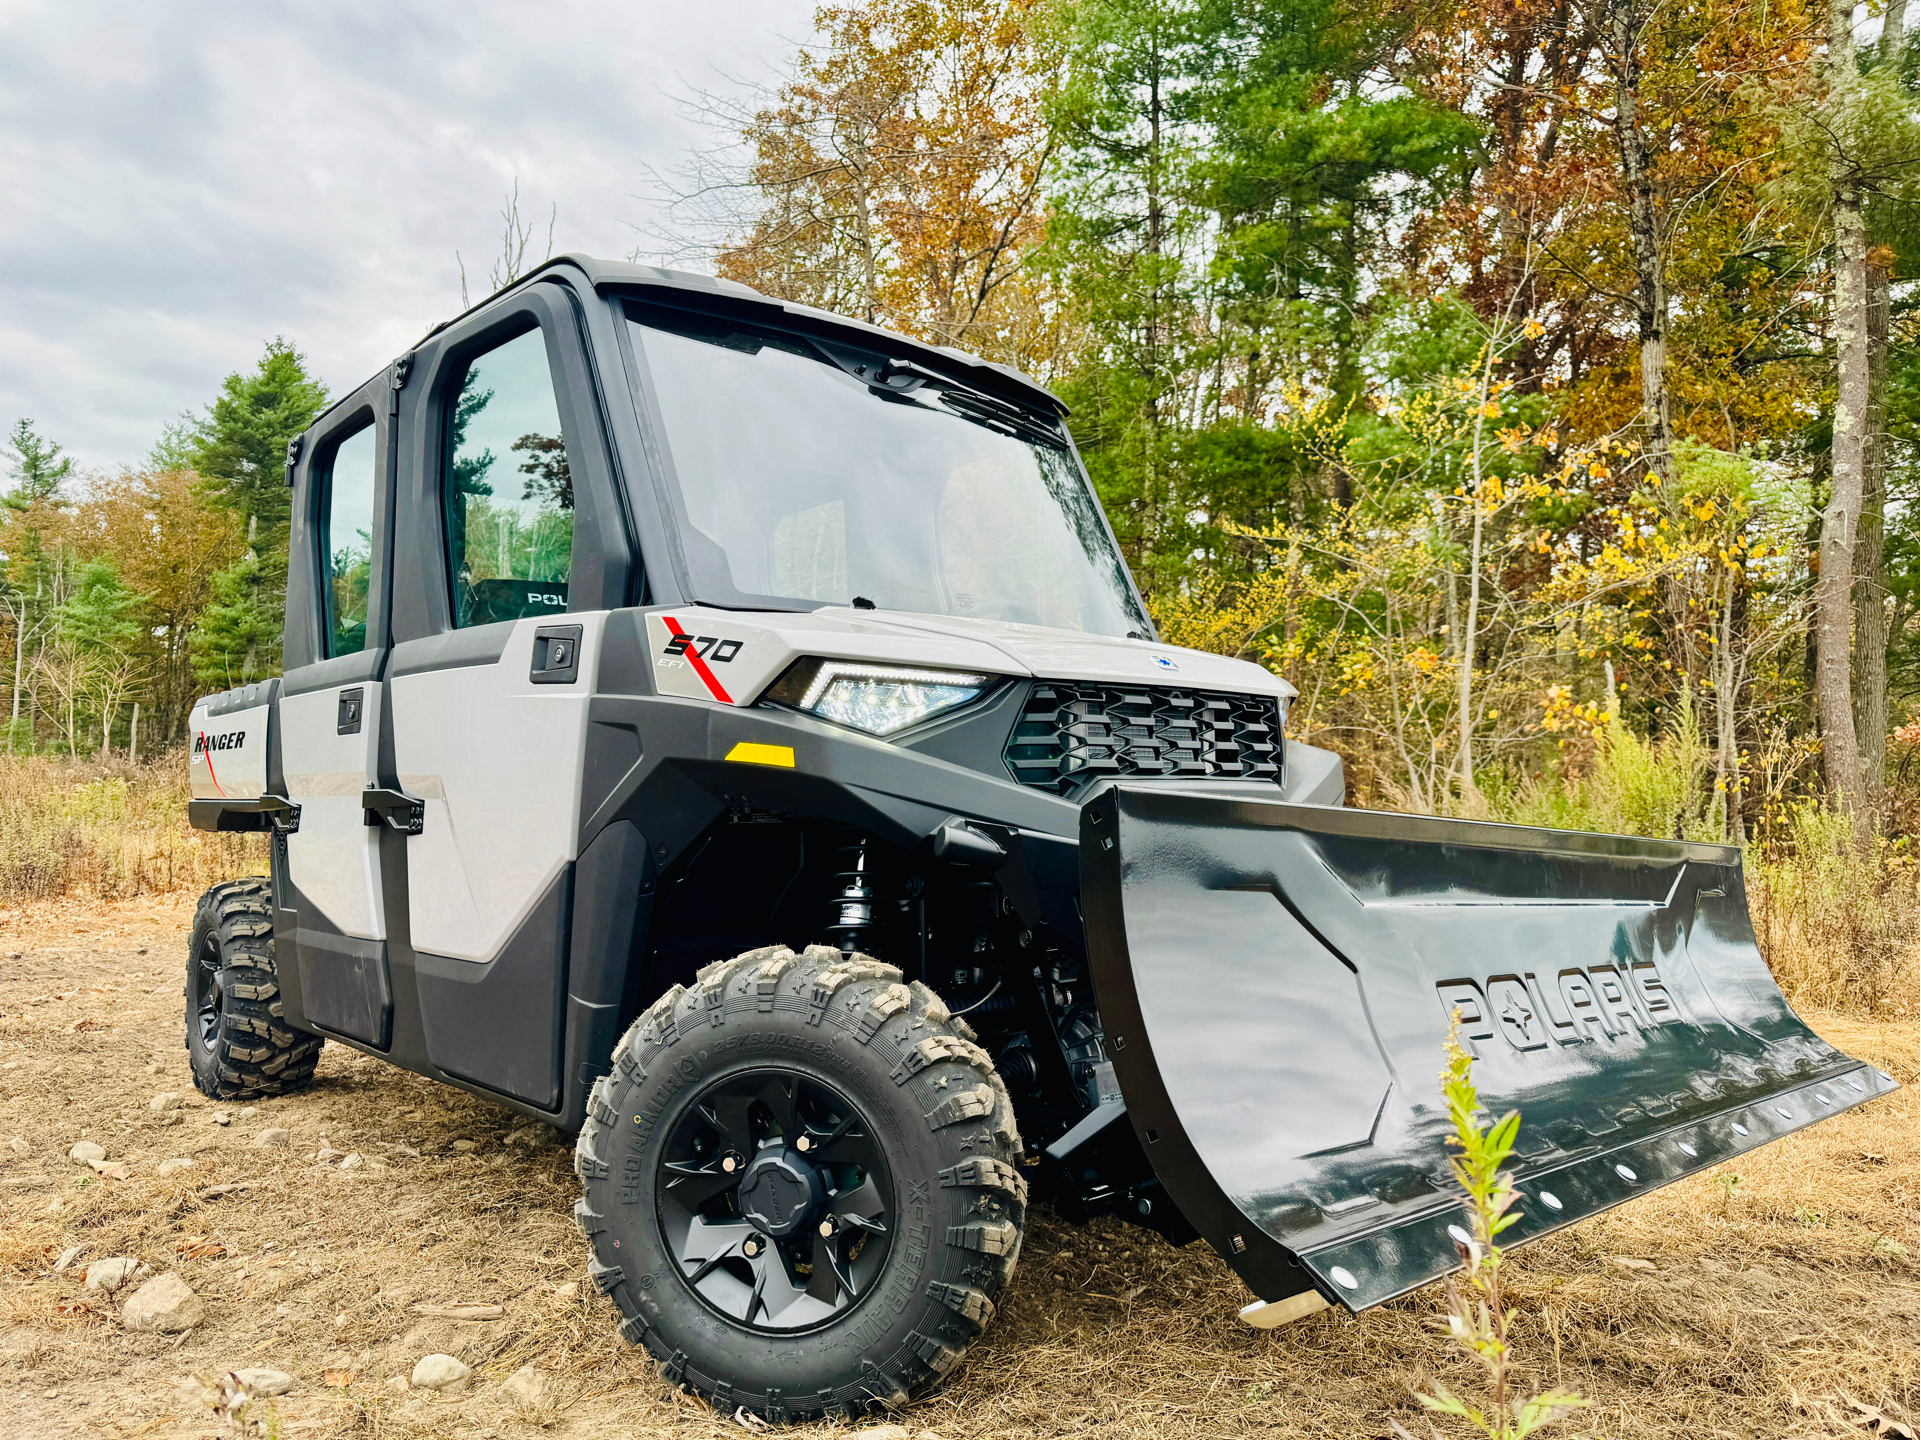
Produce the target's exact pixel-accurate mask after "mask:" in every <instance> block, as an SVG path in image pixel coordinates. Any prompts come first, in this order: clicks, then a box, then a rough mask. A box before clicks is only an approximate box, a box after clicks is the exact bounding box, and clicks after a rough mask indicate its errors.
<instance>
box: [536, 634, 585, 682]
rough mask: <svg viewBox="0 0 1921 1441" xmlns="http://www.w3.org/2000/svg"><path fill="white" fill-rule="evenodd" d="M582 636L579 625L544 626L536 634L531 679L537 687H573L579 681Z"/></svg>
mask: <svg viewBox="0 0 1921 1441" xmlns="http://www.w3.org/2000/svg"><path fill="white" fill-rule="evenodd" d="M580 632H581V628H580V627H579V626H577V625H543V626H542V627H540V629H539V630H536V631H535V632H534V664H533V669H532V670H531V671H530V672H529V674H528V679H529V680H531V681H533V683H534V684H535V685H572V684H573V683H574V682H575V681H576V680H578V679H580Z"/></svg>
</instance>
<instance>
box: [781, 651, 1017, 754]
mask: <svg viewBox="0 0 1921 1441" xmlns="http://www.w3.org/2000/svg"><path fill="white" fill-rule="evenodd" d="M993 683H994V677H993V676H991V675H971V674H969V673H968V672H966V671H955V670H930V669H928V668H926V667H924V666H901V665H875V664H870V663H869V662H866V661H851V660H819V659H814V658H809V659H807V660H802V661H796V662H795V663H794V664H793V665H792V666H790V667H789V668H788V670H787V673H786V674H785V675H783V676H782V677H781V678H780V679H779V680H778V681H776V682H774V684H773V686H772V687H771V688H770V689H769V690H768V692H767V699H769V700H774V701H779V702H780V703H781V704H782V705H790V706H793V707H794V708H795V709H796V710H804V711H808V712H811V713H812V714H814V715H817V716H820V717H822V718H823V719H825V720H830V721H834V722H837V723H838V724H840V725H844V726H852V727H853V728H854V729H855V730H863V731H866V732H867V733H868V734H870V735H877V736H885V735H892V734H894V732H896V731H901V730H906V729H907V727H909V726H911V725H918V724H919V723H920V722H921V721H924V720H927V719H928V718H930V717H932V716H937V715H939V714H941V713H942V712H943V711H950V710H953V709H954V708H955V707H956V706H963V705H966V704H967V703H968V702H969V701H971V700H973V699H974V698H975V697H977V696H979V695H980V694H981V693H982V692H984V691H985V690H986V689H987V688H988V687H989V686H991V685H992V684H993Z"/></svg>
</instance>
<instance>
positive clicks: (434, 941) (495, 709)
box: [386, 284, 629, 1110]
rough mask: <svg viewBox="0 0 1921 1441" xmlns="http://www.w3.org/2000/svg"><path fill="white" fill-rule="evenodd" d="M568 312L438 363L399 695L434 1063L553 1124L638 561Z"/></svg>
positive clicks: (419, 473)
mask: <svg viewBox="0 0 1921 1441" xmlns="http://www.w3.org/2000/svg"><path fill="white" fill-rule="evenodd" d="M569 303H570V302H569V299H568V297H567V296H566V295H565V294H564V293H563V292H562V291H561V290H560V288H559V287H558V286H557V285H553V284H542V285H535V286H532V287H530V288H529V289H527V290H524V291H522V292H519V293H518V294H516V295H513V296H509V297H506V298H505V299H503V300H502V301H501V302H499V303H498V304H496V305H495V306H493V307H490V308H489V309H488V310H487V311H484V312H482V313H481V314H480V315H478V316H475V317H471V318H469V319H468V320H466V321H464V322H462V323H461V324H460V325H459V326H457V327H455V328H453V329H451V330H449V331H447V332H443V334H442V336H441V337H437V340H436V345H435V347H434V349H433V351H432V353H431V354H430V355H423V357H422V364H423V365H424V366H425V368H426V372H427V373H426V376H425V382H426V383H425V386H424V387H423V389H422V391H421V396H420V400H419V408H418V412H417V413H418V430H419V435H418V439H417V442H416V443H414V444H411V445H410V446H409V453H410V455H411V457H412V460H411V464H412V465H413V466H414V468H415V469H414V473H413V475H412V476H411V477H410V480H409V483H408V486H407V488H406V490H405V493H404V498H403V502H402V504H401V505H400V507H399V515H398V517H397V522H396V524H397V533H398V534H399V538H400V539H399V553H400V554H401V555H404V556H405V557H406V559H405V561H404V562H403V563H402V564H401V565H400V566H399V568H398V569H397V571H396V593H395V637H394V639H395V644H394V650H393V657H392V663H391V665H390V667H389V674H388V682H387V687H386V691H387V703H388V705H389V707H390V715H389V724H390V726H391V730H392V746H393V750H392V760H391V766H392V783H393V788H394V789H395V790H396V791H397V792H398V793H399V795H400V796H401V797H404V802H403V803H404V804H405V805H406V806H408V807H411V810H410V811H409V812H408V813H407V817H406V820H405V829H406V840H405V847H406V867H405V873H406V887H405V900H404V906H405V916H404V922H401V921H400V918H399V917H398V916H396V917H395V920H396V922H397V923H402V924H404V927H405V930H406V933H407V936H408V944H409V947H410V950H411V956H412V966H413V982H414V985H415V986H416V987H417V989H418V996H419V1014H420V1028H421V1035H422V1041H423V1043H424V1047H425V1051H426V1059H427V1060H428V1061H429V1062H430V1063H431V1064H432V1065H433V1066H434V1067H436V1068H438V1069H439V1070H442V1071H445V1072H447V1073H448V1074H450V1075H452V1076H456V1077H459V1078H461V1079H463V1080H467V1081H471V1082H473V1083H476V1084H478V1085H481V1086H485V1087H487V1088H489V1089H491V1090H495V1091H499V1092H501V1093H503V1094H505V1095H508V1096H511V1097H513V1098H514V1099H516V1100H519V1101H522V1102H525V1103H527V1104H530V1105H532V1106H535V1107H537V1108H540V1109H545V1110H551V1109H555V1108H557V1107H558V1105H559V1103H560V1098H561V1092H562V1086H561V1073H560V1057H561V1052H562V1034H563V1028H564V1025H565V1017H566V983H567V962H568V949H569V940H570V935H571V930H572V901H573V871H574V861H575V859H576V856H577V849H578V838H579V830H580V823H581V816H580V802H581V779H582V768H583V765H584V759H585V749H586V736H587V730H588V704H589V698H590V697H591V695H592V693H593V689H594V683H595V673H596V666H597V664H598V658H599V654H600V641H601V635H602V630H603V627H604V625H605V622H606V620H607V617H608V614H609V610H610V608H611V607H612V606H617V605H619V604H621V603H622V601H623V599H624V590H623V587H624V585H625V581H626V557H627V555H628V553H629V552H628V545H627V541H626V539H625V536H626V527H625V523H624V521H623V518H622V515H621V513H620V510H619V506H618V503H617V500H616V498H615V496H614V492H613V490H612V481H611V474H610V469H609V464H608V461H607V451H606V449H605V444H604V439H603V437H602V436H601V434H600V431H599V426H598V420H597V415H598V411H597V408H596V406H595V405H594V403H593V392H592V389H591V380H590V372H589V369H588V367H587V365H586V363H585V360H586V358H585V355H584V353H583V351H582V348H581V340H580V332H579V329H578V328H577V326H576V325H575V323H574V320H573V316H572V315H571V314H570V311H569ZM388 814H389V815H390V816H397V815H399V814H400V812H398V811H390V812H389V813H388ZM390 907H391V908H392V909H394V910H398V909H399V904H398V903H396V902H390Z"/></svg>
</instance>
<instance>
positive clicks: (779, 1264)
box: [655, 1067, 895, 1333]
mask: <svg viewBox="0 0 1921 1441" xmlns="http://www.w3.org/2000/svg"><path fill="white" fill-rule="evenodd" d="M655 1213H656V1215H657V1216H658V1217H659V1219H660V1228H661V1233H662V1238H663V1239H664V1240H665V1241H666V1244H667V1247H668V1249H669V1251H670V1252H671V1253H672V1254H673V1256H674V1257H675V1258H676V1259H677V1260H678V1262H679V1265H680V1270H681V1274H682V1277H683V1278H684V1279H685V1280H686V1282H687V1284H688V1285H689V1286H691V1287H692V1288H693V1289H694V1291H695V1293H696V1294H698V1295H699V1297H700V1298H701V1300H702V1301H704V1302H705V1303H706V1304H707V1305H709V1306H711V1307H712V1308H713V1309H714V1310H715V1311H718V1312H719V1313H720V1314H721V1315H722V1316H725V1317H726V1318H727V1319H728V1320H730V1321H733V1322H735V1323H736V1324H739V1325H744V1326H748V1327H751V1328H752V1329H754V1330H756V1331H766V1332H777V1333H784V1332H796V1331H807V1330H811V1329H813V1328H815V1327H817V1326H820V1325H823V1324H825V1323H827V1322H829V1321H831V1320H833V1319H834V1318H835V1317H836V1316H838V1315H840V1313H842V1312H843V1311H845V1310H847V1309H848V1308H849V1307H851V1306H854V1305H857V1304H858V1303H859V1302H860V1301H861V1300H862V1299H863V1298H864V1297H865V1296H866V1295H867V1294H868V1292H869V1291H870V1290H871V1289H872V1287H873V1284H874V1282H875V1280H876V1279H877V1278H878V1277H879V1275H880V1272H881V1269H882V1267H883V1266H884V1265H885V1263H886V1260H887V1251H888V1247H889V1245H890V1244H891V1243H892V1240H893V1235H894V1227H895V1206H894V1187H893V1181H892V1179H891V1178H890V1177H889V1175H888V1170H887V1158H886V1155H885V1153H884V1152H883V1151H882V1150H881V1147H880V1144H879V1142H878V1141H877V1139H876V1138H875V1135H874V1129H873V1127H872V1126H871V1125H870V1124H869V1123H868V1122H867V1119H866V1118H865V1117H864V1116H862V1115H861V1114H860V1111H859V1110H858V1109H857V1108H856V1107H855V1105H854V1103H853V1102H851V1101H849V1100H848V1099H847V1098H846V1097H845V1096H843V1095H842V1094H841V1093H840V1092H839V1091H838V1090H836V1089H835V1088H834V1087H833V1086H830V1085H828V1084H827V1083H826V1082H824V1081H821V1080H817V1079H815V1078H814V1077H811V1076H807V1075H803V1074H802V1073H800V1072H798V1071H792V1070H787V1069H784V1068H773V1067H757V1068H755V1069H752V1070H747V1071H740V1072H736V1073H735V1074H733V1075H731V1076H728V1077H726V1078H724V1079H722V1080H720V1081H717V1082H715V1083H714V1084H713V1085H711V1086H709V1087H708V1088H707V1089H706V1090H704V1091H703V1092H701V1093H700V1095H699V1096H697V1097H696V1098H695V1099H694V1100H693V1102H692V1103H691V1104H690V1105H689V1106H688V1107H687V1109H686V1110H685V1111H684V1112H682V1113H681V1116H680V1119H679V1121H678V1123H677V1124H676V1125H675V1126H674V1127H673V1129H672V1130H671V1132H670V1133H669V1136H668V1140H667V1145H666V1149H665V1152H664V1153H663V1156H662V1162H661V1166H660V1169H659V1171H658V1172H657V1175H656V1182H655Z"/></svg>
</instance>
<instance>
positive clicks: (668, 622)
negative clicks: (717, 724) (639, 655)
mask: <svg viewBox="0 0 1921 1441" xmlns="http://www.w3.org/2000/svg"><path fill="white" fill-rule="evenodd" d="M660 619H661V623H662V624H663V625H664V626H666V628H667V643H666V644H665V645H664V646H662V647H661V648H660V654H659V655H657V656H656V657H655V658H654V664H655V665H657V666H659V667H661V668H662V669H669V668H673V667H679V666H688V667H690V668H691V669H692V670H693V672H694V674H695V675H697V676H699V677H700V683H701V685H702V686H704V687H705V688H706V690H707V694H708V695H710V696H712V697H713V698H714V699H715V700H717V701H719V702H720V703H721V704H722V705H732V704H733V703H734V698H733V697H732V696H730V695H729V694H727V687H726V686H724V685H722V684H721V683H720V678H719V677H718V676H716V675H715V674H714V672H713V666H715V665H726V664H728V663H729V662H730V661H732V660H733V659H734V657H735V656H737V655H739V654H740V653H741V651H742V650H744V649H746V645H747V643H746V642H745V641H739V640H730V639H728V638H727V637H726V636H719V635H693V634H691V633H690V632H689V631H687V630H686V629H685V628H684V627H683V626H682V625H681V623H680V622H679V621H677V620H675V619H674V617H672V616H671V615H663V616H662V617H661V618H660ZM709 662H712V665H710V664H709Z"/></svg>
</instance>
